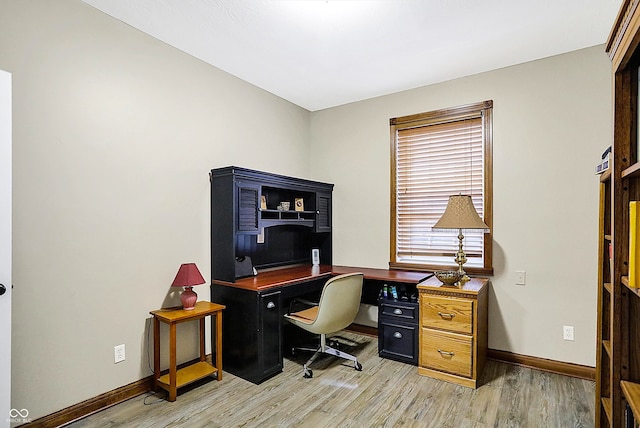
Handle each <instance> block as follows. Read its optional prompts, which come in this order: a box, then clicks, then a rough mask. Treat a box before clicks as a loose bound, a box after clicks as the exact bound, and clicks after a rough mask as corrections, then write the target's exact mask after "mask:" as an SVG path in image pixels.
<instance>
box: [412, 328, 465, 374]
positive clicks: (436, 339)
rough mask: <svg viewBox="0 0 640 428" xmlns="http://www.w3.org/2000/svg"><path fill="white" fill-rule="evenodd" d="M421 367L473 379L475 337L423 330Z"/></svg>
mask: <svg viewBox="0 0 640 428" xmlns="http://www.w3.org/2000/svg"><path fill="white" fill-rule="evenodd" d="M421 334H422V342H421V345H420V346H421V347H420V366H421V367H428V368H431V369H434V370H439V371H444V372H448V373H453V374H456V375H460V376H465V377H471V375H472V371H473V337H471V336H466V335H463V334H457V333H447V332H444V331H438V330H431V329H427V328H423V329H422V330H421Z"/></svg>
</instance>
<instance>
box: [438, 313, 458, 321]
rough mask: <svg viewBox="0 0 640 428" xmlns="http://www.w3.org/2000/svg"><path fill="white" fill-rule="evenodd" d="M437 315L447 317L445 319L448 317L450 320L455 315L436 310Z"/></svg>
mask: <svg viewBox="0 0 640 428" xmlns="http://www.w3.org/2000/svg"><path fill="white" fill-rule="evenodd" d="M438 315H440V317H441V318H447V319H450V320H452V319H453V317H455V316H456V314H443V313H442V312H438Z"/></svg>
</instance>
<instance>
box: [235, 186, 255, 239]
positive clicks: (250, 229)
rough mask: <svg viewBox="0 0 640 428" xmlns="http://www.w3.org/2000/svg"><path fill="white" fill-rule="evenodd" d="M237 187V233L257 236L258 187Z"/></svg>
mask: <svg viewBox="0 0 640 428" xmlns="http://www.w3.org/2000/svg"><path fill="white" fill-rule="evenodd" d="M237 186H238V187H237V198H238V201H237V203H238V218H237V229H238V232H244V233H256V234H257V233H258V232H259V231H260V224H259V216H258V206H259V205H258V204H259V200H260V186H259V185H256V184H245V183H238V185H237Z"/></svg>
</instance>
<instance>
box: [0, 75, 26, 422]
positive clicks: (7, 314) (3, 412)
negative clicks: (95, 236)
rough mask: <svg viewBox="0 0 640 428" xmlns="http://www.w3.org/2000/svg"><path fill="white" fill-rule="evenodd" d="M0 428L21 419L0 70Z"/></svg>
mask: <svg viewBox="0 0 640 428" xmlns="http://www.w3.org/2000/svg"><path fill="white" fill-rule="evenodd" d="M0 284H2V286H0V293H2V294H1V295H0V427H9V425H10V421H11V420H12V419H13V420H15V419H16V418H19V419H20V420H22V416H24V417H27V416H28V415H24V410H23V409H19V410H20V412H22V413H21V415H20V416H19V415H16V414H14V413H15V409H12V408H11V74H10V73H7V72H6V71H2V70H0Z"/></svg>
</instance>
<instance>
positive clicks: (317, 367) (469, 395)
mask: <svg viewBox="0 0 640 428" xmlns="http://www.w3.org/2000/svg"><path fill="white" fill-rule="evenodd" d="M339 336H342V337H345V338H349V339H352V340H353V341H354V342H356V343H357V346H356V347H355V349H351V351H352V352H353V353H354V354H355V355H357V356H358V359H359V361H360V362H361V363H362V365H363V366H364V368H363V370H362V371H361V372H359V371H356V370H354V368H353V365H352V364H351V363H350V362H347V361H346V360H340V361H339V360H337V359H334V358H333V357H326V358H323V359H322V360H319V361H317V362H315V363H314V364H313V366H312V368H313V374H314V376H313V378H312V379H304V378H303V377H302V363H303V362H304V360H305V359H306V358H307V357H308V356H309V354H306V353H305V354H304V356H299V357H295V358H293V359H285V364H284V372H283V373H281V374H279V375H277V376H275V377H273V378H271V379H269V380H267V381H265V382H263V383H262V384H260V385H254V384H252V383H250V382H247V381H245V380H243V379H240V378H238V377H235V376H233V375H231V374H229V373H224V377H223V380H222V381H221V382H217V381H215V380H212V381H207V382H206V383H203V384H201V385H199V386H198V387H196V388H191V389H189V390H184V389H183V390H181V391H179V395H178V399H177V401H175V402H173V403H170V402H168V401H165V400H163V399H162V397H163V396H164V393H158V394H147V395H144V396H140V397H136V398H132V399H130V400H128V401H126V402H124V403H121V404H118V405H116V406H113V407H111V408H109V409H106V410H103V411H101V412H99V413H97V414H94V415H91V416H89V417H86V418H84V419H82V420H79V421H77V422H74V423H72V424H70V425H68V426H69V427H72V428H85V427H91V428H93V427H115V426H127V427H129V426H131V427H189V428H195V427H312V428H319V427H358V428H359V427H452V428H453V427H455V428H458V427H545V428H562V427H567V428H576V427H592V426H593V425H594V400H595V385H594V382H591V381H587V380H582V379H577V378H572V377H567V376H561V375H556V374H551V373H546V372H542V371H538V370H532V369H528V368H523V367H518V366H515V365H511V364H505V363H498V362H495V361H488V363H487V366H486V367H485V371H484V373H483V375H482V377H481V379H482V385H481V386H480V387H479V388H478V389H476V390H473V389H469V388H465V387H461V386H456V385H453V384H450V383H446V382H442V381H438V380H435V379H431V378H428V377H424V376H420V375H418V373H417V368H416V367H415V366H411V365H407V364H403V363H399V362H395V361H392V360H387V359H383V358H380V357H378V342H377V339H376V338H375V337H370V336H364V335H359V334H353V333H347V332H343V333H340V335H339ZM345 350H346V351H349V349H345Z"/></svg>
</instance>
